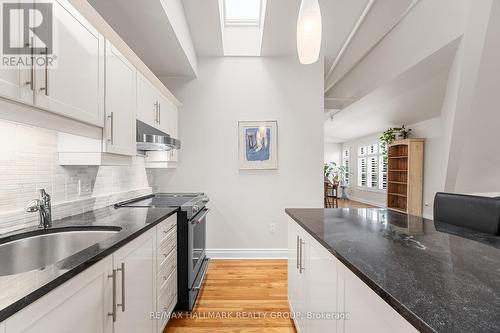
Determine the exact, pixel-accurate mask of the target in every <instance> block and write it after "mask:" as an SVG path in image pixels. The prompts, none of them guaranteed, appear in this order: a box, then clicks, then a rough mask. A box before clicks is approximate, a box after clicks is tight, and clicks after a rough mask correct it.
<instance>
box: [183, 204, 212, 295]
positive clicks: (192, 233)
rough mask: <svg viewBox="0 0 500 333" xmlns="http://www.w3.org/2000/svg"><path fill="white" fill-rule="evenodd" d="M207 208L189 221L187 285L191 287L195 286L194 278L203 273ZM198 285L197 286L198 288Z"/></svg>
mask: <svg viewBox="0 0 500 333" xmlns="http://www.w3.org/2000/svg"><path fill="white" fill-rule="evenodd" d="M208 212H209V209H208V208H205V209H203V210H201V211H200V212H199V213H198V214H196V216H195V217H193V218H192V219H191V220H190V221H189V236H188V256H189V258H188V265H189V274H188V276H189V285H190V286H191V288H196V287H197V286H196V284H195V282H196V280H200V281H201V280H203V276H201V279H197V277H198V275H200V274H205V272H204V271H203V270H202V269H201V268H202V266H203V262H204V260H205V257H206V255H205V249H206V234H207V223H206V221H207V214H208ZM199 288H200V286H198V289H199Z"/></svg>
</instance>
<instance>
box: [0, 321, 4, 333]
mask: <svg viewBox="0 0 500 333" xmlns="http://www.w3.org/2000/svg"><path fill="white" fill-rule="evenodd" d="M0 333H5V322H3V323H0Z"/></svg>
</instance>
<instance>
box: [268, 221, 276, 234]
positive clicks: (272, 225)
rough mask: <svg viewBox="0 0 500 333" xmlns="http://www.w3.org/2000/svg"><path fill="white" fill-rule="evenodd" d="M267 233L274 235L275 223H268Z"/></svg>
mask: <svg viewBox="0 0 500 333" xmlns="http://www.w3.org/2000/svg"><path fill="white" fill-rule="evenodd" d="M269 231H270V232H271V233H272V234H274V233H275V232H276V223H269Z"/></svg>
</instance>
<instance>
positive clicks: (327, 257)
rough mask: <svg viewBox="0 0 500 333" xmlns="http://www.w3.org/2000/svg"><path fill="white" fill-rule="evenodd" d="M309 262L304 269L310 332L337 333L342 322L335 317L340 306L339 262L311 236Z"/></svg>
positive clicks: (307, 239) (307, 240) (308, 237)
mask: <svg viewBox="0 0 500 333" xmlns="http://www.w3.org/2000/svg"><path fill="white" fill-rule="evenodd" d="M306 242H309V246H307V249H308V257H307V259H308V260H307V263H306V266H305V267H304V270H305V274H306V276H307V282H306V288H305V289H306V295H307V312H308V319H307V324H306V327H307V333H322V332H329V333H335V332H336V331H337V325H338V324H339V320H338V319H336V318H335V314H337V313H338V312H339V309H338V306H337V302H338V300H337V289H338V275H337V262H338V260H337V259H336V258H335V257H334V256H333V255H332V254H331V253H330V252H328V251H327V250H326V249H325V248H324V247H323V246H322V245H321V244H319V243H318V242H317V241H316V240H315V239H313V238H312V237H311V236H310V235H307V236H306Z"/></svg>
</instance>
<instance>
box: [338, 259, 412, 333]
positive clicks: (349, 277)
mask: <svg viewBox="0 0 500 333" xmlns="http://www.w3.org/2000/svg"><path fill="white" fill-rule="evenodd" d="M339 270H342V274H343V276H344V302H345V304H344V307H345V308H344V311H345V312H346V313H349V320H345V321H344V332H345V333H358V332H372V333H388V332H394V333H402V332H415V333H416V332H418V331H417V330H416V329H415V328H414V327H413V326H412V325H411V324H410V323H409V322H407V321H406V320H405V319H404V318H403V317H401V315H400V314H399V313H397V312H396V311H395V310H394V309H393V308H391V307H390V306H389V304H387V303H386V302H385V301H384V300H383V299H381V298H380V296H378V295H377V294H376V293H375V292H374V291H373V290H371V289H370V287H368V286H367V285H366V284H365V283H364V282H363V281H361V280H360V279H359V278H358V277H357V276H356V275H354V273H353V272H351V270H349V269H348V268H347V267H345V266H344V265H342V264H340V263H339Z"/></svg>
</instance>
